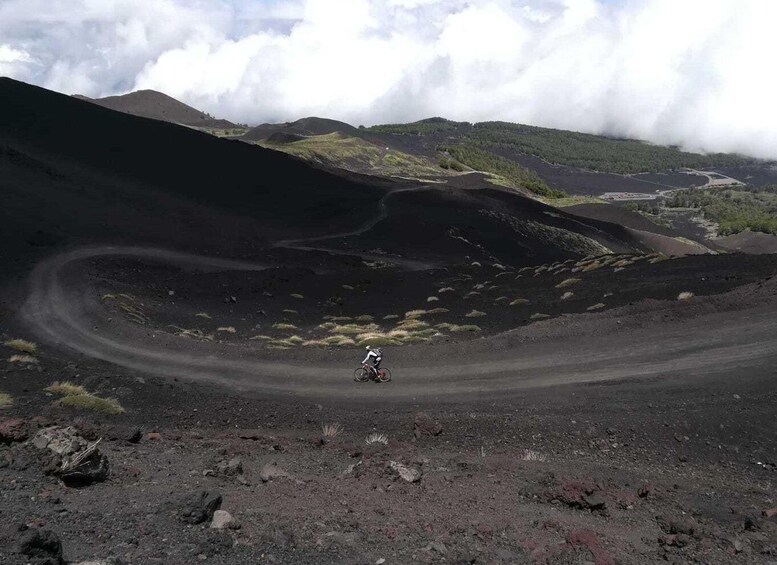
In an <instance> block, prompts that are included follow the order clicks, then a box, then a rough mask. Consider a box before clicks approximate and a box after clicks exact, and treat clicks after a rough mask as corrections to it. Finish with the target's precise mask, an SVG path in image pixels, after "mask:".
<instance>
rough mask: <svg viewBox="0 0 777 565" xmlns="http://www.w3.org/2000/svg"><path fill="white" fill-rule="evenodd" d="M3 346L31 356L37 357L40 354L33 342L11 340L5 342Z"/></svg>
mask: <svg viewBox="0 0 777 565" xmlns="http://www.w3.org/2000/svg"><path fill="white" fill-rule="evenodd" d="M3 345H5V346H6V347H10V348H11V349H15V350H16V351H20V352H21V353H27V354H29V355H35V354H36V353H37V352H38V346H37V345H35V344H34V343H32V342H31V341H25V340H23V339H9V340H8V341H6V342H4V343H3Z"/></svg>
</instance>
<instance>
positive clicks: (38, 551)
mask: <svg viewBox="0 0 777 565" xmlns="http://www.w3.org/2000/svg"><path fill="white" fill-rule="evenodd" d="M17 551H18V553H21V554H22V555H24V556H25V557H27V558H28V562H29V563H32V564H34V565H61V564H62V563H63V561H62V542H61V541H59V536H58V535H57V534H55V533H54V532H52V531H51V530H39V529H37V528H30V529H28V530H25V531H24V532H22V537H21V539H20V540H19V544H18V548H17Z"/></svg>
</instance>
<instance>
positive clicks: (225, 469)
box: [216, 457, 243, 477]
mask: <svg viewBox="0 0 777 565" xmlns="http://www.w3.org/2000/svg"><path fill="white" fill-rule="evenodd" d="M216 468H217V470H218V472H219V474H221V475H226V476H228V477H234V476H236V475H240V474H242V473H243V462H242V461H241V460H240V459H238V458H237V457H235V458H234V459H230V460H229V461H221V462H220V463H219V464H218V466H217V467H216Z"/></svg>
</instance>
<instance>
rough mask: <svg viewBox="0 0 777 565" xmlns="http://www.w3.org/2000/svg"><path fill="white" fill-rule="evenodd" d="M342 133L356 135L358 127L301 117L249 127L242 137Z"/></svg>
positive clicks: (267, 137) (245, 138) (258, 137)
mask: <svg viewBox="0 0 777 565" xmlns="http://www.w3.org/2000/svg"><path fill="white" fill-rule="evenodd" d="M335 132H339V133H344V134H346V135H352V136H358V135H359V129H358V128H355V127H353V126H352V125H350V124H346V123H345V122H339V121H337V120H330V119H327V118H316V117H310V118H302V119H301V120H297V121H296V122H290V123H283V124H262V125H259V126H256V127H254V128H251V129H250V130H248V131H247V132H246V134H245V135H244V136H243V138H242V139H244V140H246V141H264V140H265V139H269V138H270V136H272V135H273V134H275V133H283V134H289V135H297V136H311V135H326V134H328V133H335Z"/></svg>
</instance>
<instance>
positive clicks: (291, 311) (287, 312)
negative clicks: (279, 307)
mask: <svg viewBox="0 0 777 565" xmlns="http://www.w3.org/2000/svg"><path fill="white" fill-rule="evenodd" d="M283 313H284V314H291V315H292V316H296V315H297V314H299V312H297V311H296V310H292V309H291V308H285V309H284V310H283Z"/></svg>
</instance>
